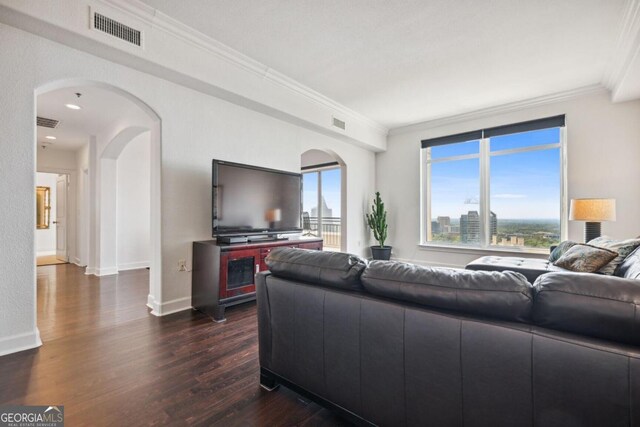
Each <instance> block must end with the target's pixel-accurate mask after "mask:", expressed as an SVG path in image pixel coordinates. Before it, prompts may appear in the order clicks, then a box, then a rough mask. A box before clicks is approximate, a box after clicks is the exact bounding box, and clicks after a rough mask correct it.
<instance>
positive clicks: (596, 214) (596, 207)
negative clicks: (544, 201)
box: [569, 199, 616, 243]
mask: <svg viewBox="0 0 640 427" xmlns="http://www.w3.org/2000/svg"><path fill="white" fill-rule="evenodd" d="M569 219H570V220H572V221H585V225H584V241H585V243H587V242H589V241H590V240H592V239H595V238H596V237H600V229H601V228H600V223H601V222H602V221H615V220H616V200H615V199H571V208H570V210H569Z"/></svg>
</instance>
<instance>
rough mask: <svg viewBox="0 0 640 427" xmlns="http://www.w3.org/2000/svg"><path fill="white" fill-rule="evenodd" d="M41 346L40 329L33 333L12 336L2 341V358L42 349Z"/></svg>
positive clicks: (0, 353)
mask: <svg viewBox="0 0 640 427" xmlns="http://www.w3.org/2000/svg"><path fill="white" fill-rule="evenodd" d="M41 345H42V340H41V339H40V331H39V330H38V328H35V330H34V331H33V332H27V333H24V334H16V335H11V336H9V337H6V338H2V339H0V356H4V355H5V354H11V353H17V352H19V351H24V350H29V349H32V348H36V347H40V346H41Z"/></svg>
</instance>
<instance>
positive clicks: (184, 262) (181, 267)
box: [178, 259, 187, 271]
mask: <svg viewBox="0 0 640 427" xmlns="http://www.w3.org/2000/svg"><path fill="white" fill-rule="evenodd" d="M178 271H187V260H184V259H179V260H178Z"/></svg>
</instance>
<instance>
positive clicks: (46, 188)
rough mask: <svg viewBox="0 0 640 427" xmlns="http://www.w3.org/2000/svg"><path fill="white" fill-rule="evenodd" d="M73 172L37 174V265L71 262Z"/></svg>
mask: <svg viewBox="0 0 640 427" xmlns="http://www.w3.org/2000/svg"><path fill="white" fill-rule="evenodd" d="M68 190H69V175H67V174H58V173H47V172H38V173H37V175H36V209H37V211H36V212H37V214H36V264H37V265H38V266H39V267H40V266H43V265H55V264H66V263H68V262H69V249H68V246H67V242H68V240H69V238H68V233H69V224H68V223H69V217H68V196H67V193H68Z"/></svg>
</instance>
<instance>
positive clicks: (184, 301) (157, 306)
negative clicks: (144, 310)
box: [147, 295, 191, 316]
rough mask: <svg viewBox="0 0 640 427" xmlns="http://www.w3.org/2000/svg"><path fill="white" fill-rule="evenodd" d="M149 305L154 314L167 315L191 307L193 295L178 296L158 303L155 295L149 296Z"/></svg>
mask: <svg viewBox="0 0 640 427" xmlns="http://www.w3.org/2000/svg"><path fill="white" fill-rule="evenodd" d="M147 307H149V308H150V309H151V314H153V315H154V316H166V315H168V314H173V313H177V312H179V311H184V310H190V309H191V297H184V298H178V299H174V300H171V301H167V302H164V303H158V302H157V301H156V300H155V298H153V296H151V295H149V296H148V297H147Z"/></svg>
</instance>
